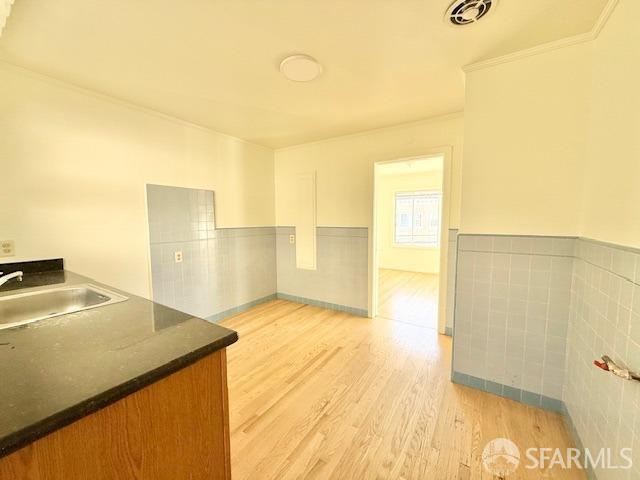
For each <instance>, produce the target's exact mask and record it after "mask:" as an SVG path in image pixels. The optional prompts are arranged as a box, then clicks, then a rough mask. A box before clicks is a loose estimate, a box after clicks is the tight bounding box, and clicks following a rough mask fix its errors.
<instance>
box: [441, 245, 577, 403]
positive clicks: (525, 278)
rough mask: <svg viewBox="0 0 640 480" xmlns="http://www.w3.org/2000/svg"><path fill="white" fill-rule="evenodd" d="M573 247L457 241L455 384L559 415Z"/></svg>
mask: <svg viewBox="0 0 640 480" xmlns="http://www.w3.org/2000/svg"><path fill="white" fill-rule="evenodd" d="M575 241H576V240H575V239H574V238H567V237H535V236H508V235H495V236H492V235H467V234H460V235H459V236H458V262H457V279H456V289H455V322H454V347H453V348H454V353H453V355H454V358H453V380H454V381H455V382H458V383H464V384H469V385H471V386H474V387H477V388H481V389H483V390H486V391H489V392H492V393H496V394H499V395H503V396H506V397H509V398H512V399H515V400H518V401H523V402H525V403H529V404H531V405H536V406H542V407H545V408H548V409H553V410H561V408H562V401H561V399H562V389H563V383H564V359H565V345H566V332H567V326H568V321H569V303H570V295H571V293H570V292H571V277H572V269H573V250H574V246H575Z"/></svg>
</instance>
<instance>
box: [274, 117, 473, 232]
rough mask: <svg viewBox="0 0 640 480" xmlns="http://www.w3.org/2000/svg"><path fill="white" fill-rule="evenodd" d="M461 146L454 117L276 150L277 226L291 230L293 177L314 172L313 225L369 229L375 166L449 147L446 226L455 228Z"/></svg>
mask: <svg viewBox="0 0 640 480" xmlns="http://www.w3.org/2000/svg"><path fill="white" fill-rule="evenodd" d="M462 141H463V118H462V115H459V114H458V115H452V116H448V117H442V118H439V119H433V120H428V121H424V122H419V123H413V124H407V125H399V126H396V127H391V128H386V129H381V130H372V131H369V132H363V133H360V134H357V135H348V136H344V137H337V138H332V139H329V140H325V141H321V142H315V143H308V144H304V145H298V146H295V147H290V148H285V149H282V150H276V153H275V182H276V222H277V224H278V225H293V224H294V222H295V216H296V209H295V205H296V202H295V198H296V178H297V175H299V174H301V173H306V172H309V171H314V170H315V171H316V172H317V192H318V194H317V195H318V199H317V200H318V204H317V215H318V225H320V226H331V227H371V225H372V216H373V165H374V163H375V162H377V161H383V160H394V159H398V158H404V157H414V156H420V155H424V154H425V153H431V151H432V150H433V149H435V148H437V147H441V146H447V145H449V146H451V147H453V159H452V188H451V219H450V221H451V228H455V227H456V226H457V225H458V222H459V210H460V168H461V162H462Z"/></svg>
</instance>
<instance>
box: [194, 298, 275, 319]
mask: <svg viewBox="0 0 640 480" xmlns="http://www.w3.org/2000/svg"><path fill="white" fill-rule="evenodd" d="M276 298H277V297H276V294H275V293H273V294H271V295H267V296H266V297H262V298H258V299H256V300H252V301H251V302H248V303H245V304H243V305H240V306H238V307H233V308H230V309H229V310H225V311H224V312H219V313H215V314H213V315H210V316H208V317H206V318H205V320H206V321H207V322H211V323H217V322H219V321H220V320H223V319H225V318H227V317H230V316H231V315H236V314H237V313H241V312H245V311H247V310H249V309H250V308H253V307H255V306H256V305H260V304H261V303H264V302H268V301H269V300H275V299H276Z"/></svg>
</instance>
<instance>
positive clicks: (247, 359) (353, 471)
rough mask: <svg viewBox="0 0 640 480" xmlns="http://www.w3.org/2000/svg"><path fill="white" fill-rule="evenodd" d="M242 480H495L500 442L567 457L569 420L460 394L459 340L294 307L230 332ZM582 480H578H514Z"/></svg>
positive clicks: (273, 307) (236, 465)
mask: <svg viewBox="0 0 640 480" xmlns="http://www.w3.org/2000/svg"><path fill="white" fill-rule="evenodd" d="M222 323H223V324H224V325H225V326H229V327H231V328H234V329H236V330H238V332H239V334H240V341H239V342H238V343H236V344H234V345H232V346H231V347H230V348H229V349H228V352H227V356H228V358H229V365H228V384H229V409H230V430H231V462H232V469H233V478H234V479H235V480H243V479H251V480H269V479H277V480H281V479H307V478H316V479H323V480H324V479H339V480H345V479H368V478H371V479H403V480H424V479H429V480H431V479H435V480H441V479H442V480H449V479H457V478H463V479H469V480H471V479H493V476H492V475H490V474H489V473H488V472H486V471H485V470H484V469H483V466H482V451H483V449H484V446H485V445H486V443H487V442H488V441H489V440H492V439H493V438H496V437H507V438H511V439H512V440H513V441H514V442H516V443H517V444H518V445H519V446H520V448H521V449H522V451H523V452H524V448H528V447H530V446H546V447H556V446H557V447H567V446H571V443H570V437H569V435H568V433H567V431H566V429H565V427H564V424H563V423H562V419H561V417H560V416H558V415H556V414H554V413H550V412H545V411H542V410H539V409H535V408H532V407H529V406H526V405H523V404H519V403H516V402H512V401H510V400H507V399H504V398H500V397H496V396H493V395H490V394H488V393H484V392H481V391H478V390H474V389H471V388H468V387H463V386H459V385H454V384H452V383H451V382H450V380H449V376H450V368H451V338H449V337H445V336H442V335H438V334H437V332H436V331H435V330H434V329H432V328H426V327H423V326H416V325H412V324H409V323H403V322H396V321H390V320H385V319H368V318H361V317H356V316H352V315H349V314H346V313H344V312H334V311H331V310H326V309H322V308H318V307H313V306H304V305H300V304H297V303H293V302H288V301H284V300H274V301H271V302H267V303H266V304H263V305H259V306H258V307H256V308H255V309H252V310H249V311H247V312H243V313H241V314H239V315H237V316H235V317H232V318H229V319H227V320H225V321H224V322H222ZM541 475H547V477H548V478H554V479H555V478H558V479H582V478H585V477H584V476H583V475H582V473H581V472H579V471H577V470H565V471H561V470H558V471H556V469H554V470H553V471H551V472H540V471H530V470H526V471H525V469H523V468H522V467H521V468H520V469H519V470H518V471H517V472H516V473H515V474H514V475H512V476H510V477H508V480H511V479H516V478H522V479H527V480H528V479H534V478H541Z"/></svg>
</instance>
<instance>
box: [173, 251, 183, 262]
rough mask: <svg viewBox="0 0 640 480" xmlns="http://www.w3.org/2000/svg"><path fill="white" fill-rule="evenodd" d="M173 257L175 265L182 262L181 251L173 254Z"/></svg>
mask: <svg viewBox="0 0 640 480" xmlns="http://www.w3.org/2000/svg"><path fill="white" fill-rule="evenodd" d="M173 257H174V258H175V260H176V263H180V262H182V252H181V251H178V252H174V253H173Z"/></svg>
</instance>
